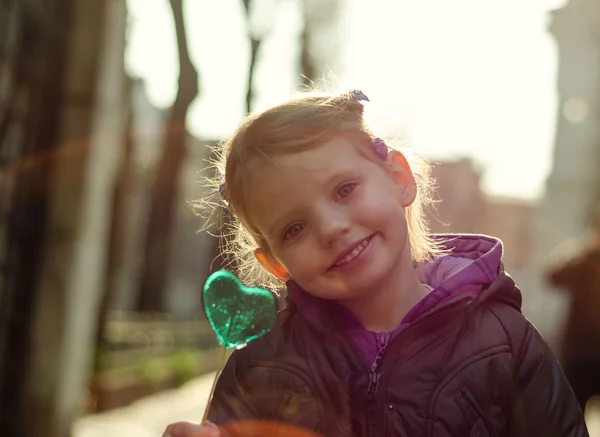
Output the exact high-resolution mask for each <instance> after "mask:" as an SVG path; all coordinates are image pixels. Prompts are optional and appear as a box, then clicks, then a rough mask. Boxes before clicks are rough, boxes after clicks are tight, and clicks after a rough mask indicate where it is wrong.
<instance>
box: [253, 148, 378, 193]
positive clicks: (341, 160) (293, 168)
mask: <svg viewBox="0 0 600 437" xmlns="http://www.w3.org/2000/svg"><path fill="white" fill-rule="evenodd" d="M365 161H367V159H366V158H365V157H364V156H363V155H362V154H361V153H359V152H358V150H357V148H356V147H354V146H353V145H352V144H351V143H350V142H349V141H347V140H345V139H343V138H336V139H334V140H331V141H328V142H325V143H323V144H322V145H319V146H317V147H314V148H311V149H309V150H304V151H301V152H296V153H287V154H282V155H277V156H274V157H271V158H268V159H262V160H261V161H260V162H257V163H256V164H255V165H254V166H253V169H252V171H251V177H250V180H249V182H250V183H249V186H250V187H251V189H250V190H249V191H248V192H247V194H248V195H250V196H251V197H257V196H254V195H255V194H260V195H261V196H258V197H262V195H267V196H273V195H275V196H277V195H284V194H288V193H289V191H290V190H297V191H302V190H304V189H306V188H308V187H311V186H314V185H321V184H323V183H327V182H328V181H329V180H330V179H331V177H332V176H335V175H336V174H339V173H344V172H347V171H352V170H354V171H356V170H358V169H359V168H360V167H361V164H364V163H365ZM256 200H258V199H256Z"/></svg>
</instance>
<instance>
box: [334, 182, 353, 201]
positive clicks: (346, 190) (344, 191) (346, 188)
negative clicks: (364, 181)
mask: <svg viewBox="0 0 600 437" xmlns="http://www.w3.org/2000/svg"><path fill="white" fill-rule="evenodd" d="M354 187H356V183H355V182H350V183H347V184H344V185H342V186H341V187H340V188H339V189H338V190H337V193H336V194H337V196H338V197H339V198H341V199H343V198H344V197H348V196H349V195H350V193H352V191H353V190H354Z"/></svg>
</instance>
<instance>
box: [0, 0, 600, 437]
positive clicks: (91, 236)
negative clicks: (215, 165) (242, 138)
mask: <svg viewBox="0 0 600 437" xmlns="http://www.w3.org/2000/svg"><path fill="white" fill-rule="evenodd" d="M484 3H485V2H481V1H478V0H460V1H458V2H452V3H448V2H445V1H442V0H431V1H425V2H417V3H415V2H411V1H399V0H380V1H373V2H370V3H369V2H361V1H359V0H242V1H239V0H226V1H225V0H224V1H220V2H216V3H215V2H210V1H200V0H199V1H189V0H188V1H182V0H170V1H169V0H129V1H125V0H109V1H105V2H89V1H86V0H26V1H19V0H12V1H10V0H9V1H4V2H0V433H1V434H2V435H4V434H6V435H11V436H15V437H21V436H23V437H24V436H48V437H59V436H60V437H63V436H66V435H69V434H70V432H71V427H72V423H73V421H74V419H75V418H77V417H79V416H89V415H94V414H97V413H99V412H102V411H106V410H114V409H117V408H119V407H122V406H125V405H128V404H130V403H132V402H134V401H135V400H137V399H140V398H142V397H144V396H147V395H150V394H153V393H156V392H159V391H163V390H165V389H167V388H174V387H178V386H180V385H181V384H183V383H184V382H186V381H188V380H190V379H192V378H195V377H197V376H199V375H202V374H205V373H207V372H211V371H213V370H214V368H215V366H216V358H215V350H216V342H215V340H214V339H213V336H212V334H211V332H210V331H209V330H208V326H207V324H206V322H205V320H204V318H203V317H202V303H201V299H200V287H201V285H202V283H203V281H204V279H205V278H206V277H207V276H208V274H209V272H210V271H211V268H212V269H214V268H217V267H218V266H219V264H218V258H217V246H216V241H215V239H214V238H212V237H210V236H209V235H208V234H207V233H199V232H198V229H199V228H200V227H201V225H202V222H201V220H200V219H199V218H198V217H196V216H195V215H194V214H193V212H192V209H191V206H190V204H189V201H192V200H194V199H198V198H200V197H201V196H202V185H201V184H200V183H198V182H199V181H201V179H202V177H203V176H206V175H207V174H208V173H207V172H209V171H210V169H207V168H206V167H207V166H206V163H207V160H208V159H210V156H211V155H210V153H211V152H210V149H209V148H207V147H206V145H211V144H212V145H214V144H215V143H216V142H217V141H219V140H221V139H223V138H225V137H226V136H227V135H229V133H231V130H232V129H233V127H234V126H235V124H236V123H237V122H239V120H240V119H241V118H242V117H243V115H244V114H245V113H246V112H249V111H252V110H259V109H262V108H265V107H267V106H270V105H272V104H274V103H277V102H279V101H282V100H285V99H287V98H288V97H290V96H291V95H292V93H293V92H294V91H296V90H298V89H302V88H303V87H305V86H307V85H309V86H310V85H311V83H312V82H311V80H315V81H317V82H318V81H319V79H321V78H322V77H326V78H327V82H328V83H327V84H326V85H327V87H328V88H330V89H335V90H339V91H342V90H346V89H353V88H359V89H362V90H363V91H365V93H367V94H368V95H369V96H370V97H371V101H372V102H373V103H372V109H371V108H369V111H368V116H369V117H371V118H372V119H373V120H374V121H375V126H376V127H377V128H378V129H381V132H382V136H384V135H387V136H389V137H390V138H392V137H394V136H396V135H398V134H399V135H400V136H401V137H403V138H404V139H406V140H407V141H408V142H409V143H412V144H413V146H414V147H415V148H416V149H417V150H418V151H420V152H421V153H422V154H423V155H425V156H426V157H428V158H430V159H431V160H432V162H433V163H434V167H433V176H434V178H435V179H436V181H437V185H438V186H439V189H438V192H437V196H438V199H439V200H440V202H439V203H438V208H437V212H436V213H434V214H432V216H431V222H432V226H433V230H434V231H435V232H469V233H486V234H490V235H494V236H497V237H500V238H501V239H502V240H503V242H504V243H505V250H506V254H505V266H506V269H507V271H508V272H509V273H510V274H511V275H512V276H514V277H515V279H516V281H517V283H518V284H519V285H520V287H521V289H522V291H523V294H524V309H523V311H524V313H525V314H526V315H527V316H528V317H529V318H530V319H531V320H532V321H533V322H534V323H535V324H536V326H537V327H538V328H539V329H540V330H541V331H542V333H543V334H544V335H545V336H546V338H547V339H548V341H549V342H550V343H551V344H554V343H555V339H556V336H557V335H558V333H559V332H560V324H561V317H562V315H563V313H564V308H565V305H566V304H567V302H566V300H565V297H564V296H562V295H560V294H559V293H556V292H554V291H553V290H551V289H550V287H549V286H548V285H547V284H546V283H545V281H544V279H543V274H544V270H545V268H546V264H547V262H548V257H549V254H551V253H552V252H553V251H554V252H556V247H560V246H559V245H560V244H561V243H562V242H564V241H565V240H568V239H571V240H574V241H577V239H578V238H579V237H580V236H581V235H582V234H583V232H584V230H585V227H586V223H587V220H588V217H589V215H590V212H591V210H592V208H593V206H594V205H595V204H596V202H597V201H598V197H599V189H600V179H599V178H600V176H599V173H598V172H597V170H596V167H597V166H598V165H599V163H600V144H599V143H600V131H599V130H598V128H597V125H598V123H597V121H598V119H599V117H600V115H599V113H598V111H599V109H598V108H599V104H600V102H599V101H598V96H600V93H599V92H598V86H599V85H598V84H600V77H599V76H600V39H599V38H598V36H599V35H598V32H599V30H598V29H600V26H599V24H600V6H599V5H598V4H597V2H595V1H593V0H570V1H560V0H554V1H550V0H548V1H545V2H544V1H541V0H540V1H539V2H522V1H520V0H511V1H505V2H496V3H495V4H490V3H485V4H484ZM431 10H436V11H437V12H436V14H431ZM548 11H552V12H548ZM466 17H468V18H466ZM473 17H475V18H473ZM378 132H379V131H378ZM559 251H560V250H559ZM198 414H199V415H201V412H199V413H198ZM32 418H35V420H32Z"/></svg>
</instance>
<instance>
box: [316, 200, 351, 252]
mask: <svg viewBox="0 0 600 437" xmlns="http://www.w3.org/2000/svg"><path fill="white" fill-rule="evenodd" d="M349 230H350V220H349V217H348V215H347V214H346V213H345V211H344V209H343V208H340V207H332V208H326V209H323V210H322V211H320V212H319V217H318V233H319V237H320V239H321V244H322V245H323V246H325V247H329V246H331V245H332V244H333V243H334V242H335V241H336V240H338V239H339V238H340V237H342V236H344V235H345V234H347V233H348V231H349Z"/></svg>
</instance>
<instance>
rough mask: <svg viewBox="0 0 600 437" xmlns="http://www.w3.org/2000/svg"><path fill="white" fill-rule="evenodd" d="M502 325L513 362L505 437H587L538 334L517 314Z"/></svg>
mask: <svg viewBox="0 0 600 437" xmlns="http://www.w3.org/2000/svg"><path fill="white" fill-rule="evenodd" d="M502 323H503V325H504V327H505V329H506V330H507V333H508V335H509V341H510V343H511V349H512V353H513V360H514V361H513V369H514V370H513V384H512V387H513V390H512V393H511V394H510V406H509V412H508V413H509V414H508V415H509V417H508V419H509V420H508V422H509V430H510V431H509V433H508V435H509V436H510V437H529V436H533V435H539V436H544V437H588V431H587V428H586V425H585V421H584V417H583V413H582V412H581V409H580V407H579V404H578V403H577V400H576V398H575V394H574V393H573V391H572V390H571V387H570V386H569V383H568V382H567V380H566V378H565V376H564V374H563V372H562V370H561V368H560V365H559V363H558V361H557V360H556V358H555V357H554V354H553V353H552V351H551V350H550V347H549V346H548V345H547V344H546V342H545V341H544V340H543V338H542V337H541V335H540V334H539V332H538V331H537V330H536V329H535V328H534V326H533V325H532V324H531V323H529V322H528V321H527V320H526V319H525V317H523V315H522V314H521V313H519V312H518V311H516V310H511V312H510V314H509V315H508V317H505V318H504V320H502Z"/></svg>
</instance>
